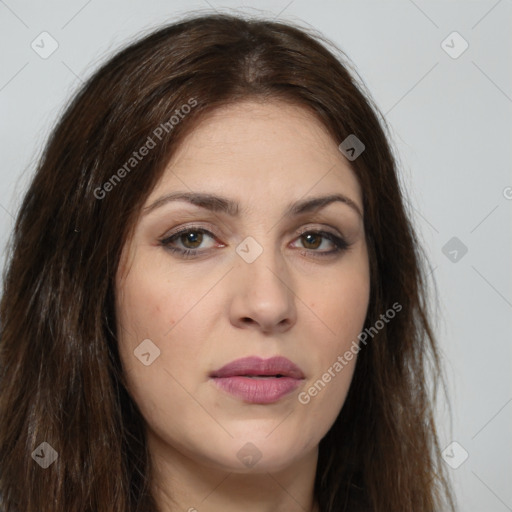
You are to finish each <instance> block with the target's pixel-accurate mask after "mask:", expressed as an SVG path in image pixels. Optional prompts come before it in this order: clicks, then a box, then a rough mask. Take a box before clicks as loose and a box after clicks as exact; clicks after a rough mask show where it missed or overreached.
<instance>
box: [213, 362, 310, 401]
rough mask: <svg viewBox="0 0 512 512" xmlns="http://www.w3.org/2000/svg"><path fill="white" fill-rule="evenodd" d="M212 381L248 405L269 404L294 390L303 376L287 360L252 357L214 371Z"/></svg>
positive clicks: (300, 371) (299, 370)
mask: <svg viewBox="0 0 512 512" xmlns="http://www.w3.org/2000/svg"><path fill="white" fill-rule="evenodd" d="M210 378H211V379H212V380H213V381H214V382H215V384H216V385H217V386H218V387H219V388H220V389H222V390H224V391H226V392H228V393H230V394H231V395H233V396H235V397H237V398H240V399H242V400H244V401H245V402H249V403H255V404H270V403H274V402H277V401H278V400H280V399H281V398H283V397H284V396H286V395H288V394H289V393H291V392H292V391H294V390H295V389H296V388H297V387H298V386H299V385H300V383H301V381H302V380H303V379H304V374H303V372H302V370H301V369H300V368H299V367H298V366H297V365H296V364H294V363H292V361H290V360H289V359H287V358H286V357H282V356H278V357H271V358H269V359H262V358H260V357H256V356H251V357H243V358H241V359H236V360H235V361H231V362H230V363H228V364H226V365H225V366H223V367H222V368H220V369H218V370H216V371H214V372H212V373H211V374H210Z"/></svg>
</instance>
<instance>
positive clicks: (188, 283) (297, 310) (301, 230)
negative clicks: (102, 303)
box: [117, 101, 370, 472]
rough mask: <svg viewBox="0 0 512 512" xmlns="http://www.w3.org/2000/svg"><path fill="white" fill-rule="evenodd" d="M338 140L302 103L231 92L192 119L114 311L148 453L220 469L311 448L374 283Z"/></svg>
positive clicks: (278, 464) (287, 457)
mask: <svg viewBox="0 0 512 512" xmlns="http://www.w3.org/2000/svg"><path fill="white" fill-rule="evenodd" d="M337 142H341V141H334V140H333V139H332V138H331V137H330V136H329V134H328V133H327V131H326V130H325V128H324V127H323V126H322V124H321V123H320V122H319V121H318V120H317V119H316V118H314V117H313V116H312V115H311V114H310V113H308V112H307V111H306V110H303V109H302V108H300V107H296V106H291V105H288V104H285V103H282V102H267V103H261V102H254V101H245V102H242V103H238V104H235V105H232V106H230V107H226V108H223V109H219V110H217V111H215V112H214V113H213V114H210V115H209V116H208V117H206V118H205V119H204V120H203V121H202V122H201V123H200V124H199V126H198V127H197V128H196V129H195V130H194V131H193V132H192V133H191V134H190V135H189V136H188V137H187V138H186V139H185V141H184V143H183V144H182V145H181V146H180V148H179V150H178V151H177V152H176V153H175V155H174V156H173V158H172V160H171V161H170V162H169V164H168V166H167V168H166V171H165V173H164V175H163V177H162V179H161V181H160V182H159V183H158V185H157V186H156V188H155V189H154V190H153V191H152V193H151V194H150V196H149V197H148V199H147V202H146V204H145V208H144V210H143V212H142V214H141V216H140V218H139V220H138V223H137V226H136V230H135V234H134V236H133V238H132V239H131V240H129V241H128V242H127V244H126V245H125V247H124V250H123V255H122V258H121V263H120V266H119V270H118V274H117V318H118V332H119V350H120V356H121V360H122V364H123V369H124V372H125V375H126V379H127V382H128V389H129V392H130V394H131V396H132V397H133V399H134V400H135V402H136V403H137V405H138V407H139V409H140V411H141V413H142V415H143V416H144V419H145V421H146V424H147V429H148V440H149V442H150V446H152V447H153V451H154V452H157V453H158V454H159V455H161V456H163V457H165V456H167V457H169V460H172V458H173V457H178V458H182V459H183V458H186V460H188V461H193V462H196V463H200V464H202V465H203V466H204V465H205V466H209V467H212V468H214V467H216V468H222V469H224V470H228V471H232V472H249V471H254V472H267V471H277V470H282V469H285V468H286V467H289V466H291V465H292V464H295V463H298V462H299V461H301V460H305V459H306V458H307V457H316V449H317V446H318V443H319V442H320V440H321V439H322V437H323V436H324V435H325V434H326V433H327V431H328V430H329V428H330V427H331V425H332V424H333V422H334V420H335V419H336V416H337V415H338V413H339V412H340V409H341V408H342V406H343V403H344V400H345V397H346V394H347V391H348V388H349V386H350V382H351V379H352V375H353V371H354V366H355V362H356V358H355V357H353V358H352V359H351V360H348V359H347V358H344V357H343V356H344V354H345V353H346V352H347V351H348V350H349V349H351V347H352V353H353V352H355V351H354V350H353V347H354V346H355V343H354V342H356V341H357V335H358V334H359V332H360V331H361V329H362V328H363V324H364V320H365V316H366V312H367V307H368V301H369V289H370V279H369V263H368V254H367V246H366V241H365V233H364V226H363V218H362V214H363V202H362V196H361V190H360V187H359V184H358V180H357V179H356V176H355V174H354V173H353V171H352V170H351V169H350V167H349V165H348V162H347V160H345V157H344V156H343V155H342V153H341V152H340V151H339V150H338V147H337ZM127 179H129V178H127ZM180 196H181V198H180ZM186 196H188V197H189V199H187V197H186ZM334 196H338V199H334ZM173 197H174V199H173ZM190 198H191V199H190ZM323 198H331V199H332V200H326V201H323V200H320V201H316V202H310V201H311V200H313V199H315V200H317V199H323ZM344 198H345V199H344ZM344 243H346V244H348V247H345V246H344ZM185 251H186V252H185ZM276 357H277V358H286V359H271V358H276ZM245 358H249V359H245ZM340 359H343V364H342V363H341V362H340ZM240 360H241V361H240ZM233 362H234V363H233ZM230 363H232V364H230ZM336 363H337V364H336ZM226 365H228V366H226ZM340 367H341V368H340ZM219 370H220V371H219ZM278 375H279V376H278Z"/></svg>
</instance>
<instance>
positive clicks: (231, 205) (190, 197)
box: [143, 192, 363, 217]
mask: <svg viewBox="0 0 512 512" xmlns="http://www.w3.org/2000/svg"><path fill="white" fill-rule="evenodd" d="M171 201H187V202H189V203H192V204H193V205H195V206H199V207H200V208H205V209H207V210H211V211H213V212H221V213H227V214H228V215H231V216H233V217H235V216H237V215H238V214H239V211H240V209H239V204H238V203H237V202H236V201H232V200H231V199H227V198H225V197H220V196H216V195H213V194H204V193H201V192H173V193H171V194H167V195H165V196H163V197H160V198H159V199H157V200H156V201H155V202H153V203H151V204H150V205H149V206H146V207H145V208H144V209H143V212H144V215H147V214H148V213H150V212H152V211H154V210H156V209H157V208H159V207H161V206H163V205H165V204H167V203H170V202H171ZM337 201H338V202H341V203H343V204H346V205H347V206H349V207H350V208H352V209H353V210H354V211H355V212H357V213H358V214H359V216H360V217H363V214H362V212H361V211H360V209H359V207H358V206H357V204H356V203H355V202H354V201H352V199H350V198H348V197H347V196H345V195H343V194H331V195H328V196H320V197H313V198H308V199H302V200H300V201H297V202H294V203H291V204H290V205H288V208H287V209H286V211H285V214H284V216H285V217H291V216H294V215H300V214H302V213H308V212H311V211H316V210H320V209H321V208H324V207H326V206H327V205H329V204H331V203H334V202H337Z"/></svg>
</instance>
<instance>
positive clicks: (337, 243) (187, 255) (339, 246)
mask: <svg viewBox="0 0 512 512" xmlns="http://www.w3.org/2000/svg"><path fill="white" fill-rule="evenodd" d="M186 233H202V234H205V235H208V236H210V237H211V238H214V239H215V238H216V237H215V235H214V234H213V233H211V232H210V231H208V230H207V229H204V228H202V227H199V226H188V227H187V228H185V229H182V230H181V231H178V232H176V233H173V234H172V235H170V236H168V237H165V238H164V239H161V240H160V241H159V242H160V245H161V246H163V247H165V249H166V250H168V251H170V252H172V253H174V254H178V255H180V257H182V258H184V259H191V258H196V257H198V256H200V255H201V252H202V251H200V250H199V249H179V248H177V247H173V246H171V245H170V244H171V242H172V241H173V240H175V239H177V238H179V237H180V236H182V235H184V234H186ZM309 234H314V235H320V236H322V237H324V238H326V239H327V240H329V241H330V242H331V243H332V244H333V245H334V249H332V250H330V251H316V250H314V249H303V251H301V254H306V253H316V254H315V257H321V258H323V257H329V256H334V255H337V254H341V253H342V252H344V251H345V250H347V249H348V248H349V247H350V245H351V244H349V243H348V242H347V241H346V240H345V239H343V238H341V237H339V236H337V235H335V234H334V233H330V232H328V231H322V230H313V229H307V230H303V231H302V232H299V233H298V236H299V238H300V237H302V236H304V235H309ZM207 250H208V249H207Z"/></svg>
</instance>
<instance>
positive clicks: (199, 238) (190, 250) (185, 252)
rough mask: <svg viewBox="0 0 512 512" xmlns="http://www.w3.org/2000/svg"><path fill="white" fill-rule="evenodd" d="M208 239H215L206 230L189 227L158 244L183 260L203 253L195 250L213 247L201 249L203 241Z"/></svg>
mask: <svg viewBox="0 0 512 512" xmlns="http://www.w3.org/2000/svg"><path fill="white" fill-rule="evenodd" d="M208 238H211V239H215V235H214V234H213V233H211V232H210V231H208V230H207V229H204V228H200V227H195V226H189V227H187V228H185V229H182V230H180V231H178V232H176V233H174V234H171V235H170V236H168V237H166V238H164V239H163V240H160V244H161V245H162V246H164V247H165V248H166V249H167V250H169V251H171V252H173V253H176V254H180V255H182V256H183V257H185V258H193V257H194V256H198V255H199V254H200V253H201V252H203V251H198V250H197V249H200V248H201V249H211V248H212V247H214V246H213V245H210V246H209V247H201V244H202V243H203V242H204V240H207V239H208ZM176 244H178V246H176ZM180 244H181V247H180Z"/></svg>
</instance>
